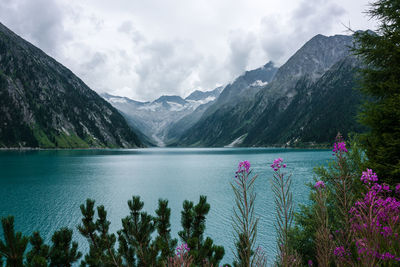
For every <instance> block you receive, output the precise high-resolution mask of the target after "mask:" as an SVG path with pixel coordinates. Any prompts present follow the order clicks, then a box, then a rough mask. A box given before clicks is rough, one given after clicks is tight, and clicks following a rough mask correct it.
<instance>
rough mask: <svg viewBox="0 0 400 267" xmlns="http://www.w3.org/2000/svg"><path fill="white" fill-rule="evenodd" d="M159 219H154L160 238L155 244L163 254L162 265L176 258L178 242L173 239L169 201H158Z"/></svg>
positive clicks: (160, 259) (158, 237)
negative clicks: (171, 258) (170, 258)
mask: <svg viewBox="0 0 400 267" xmlns="http://www.w3.org/2000/svg"><path fill="white" fill-rule="evenodd" d="M156 214H157V217H155V218H154V221H155V225H156V228H157V233H158V236H157V237H156V240H155V243H156V246H157V249H158V250H159V251H160V252H161V255H160V257H159V260H158V263H159V264H160V265H162V263H165V262H167V261H168V258H169V257H173V256H174V251H175V247H176V245H177V243H178V240H176V239H171V223H170V217H171V209H170V208H168V200H162V199H159V200H158V209H157V210H156Z"/></svg>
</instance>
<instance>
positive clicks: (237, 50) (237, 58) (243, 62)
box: [227, 31, 257, 76]
mask: <svg viewBox="0 0 400 267" xmlns="http://www.w3.org/2000/svg"><path fill="white" fill-rule="evenodd" d="M256 40H257V38H256V36H255V35H254V34H253V33H251V32H248V33H243V32H242V31H235V32H231V36H230V39H229V49H230V53H229V57H228V66H227V67H228V68H229V70H230V72H231V75H232V76H236V75H238V74H240V73H242V72H243V71H244V70H245V69H246V67H247V64H248V61H249V58H250V55H251V52H252V50H253V48H254V47H255V45H256Z"/></svg>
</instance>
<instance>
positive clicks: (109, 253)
mask: <svg viewBox="0 0 400 267" xmlns="http://www.w3.org/2000/svg"><path fill="white" fill-rule="evenodd" d="M94 203H95V201H94V200H91V199H87V200H86V206H85V205H83V204H82V205H81V206H80V208H81V212H82V215H83V218H82V224H81V225H79V226H78V230H79V232H80V233H81V234H82V235H83V236H84V237H86V239H87V240H88V242H89V245H90V249H89V254H87V255H85V260H84V261H82V265H85V264H88V265H89V266H122V260H121V257H119V255H118V254H117V252H116V251H115V249H114V246H115V242H116V237H115V235H114V234H109V232H108V230H109V226H110V222H109V221H107V211H106V210H105V208H104V206H99V207H97V215H98V217H99V218H98V219H97V221H96V222H94V214H95V211H94Z"/></svg>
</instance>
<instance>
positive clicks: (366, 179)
mask: <svg viewBox="0 0 400 267" xmlns="http://www.w3.org/2000/svg"><path fill="white" fill-rule="evenodd" d="M377 181H378V176H377V175H376V173H374V172H372V170H371V169H367V171H366V172H362V175H361V182H363V183H364V184H369V185H370V184H371V182H373V183H375V182H377Z"/></svg>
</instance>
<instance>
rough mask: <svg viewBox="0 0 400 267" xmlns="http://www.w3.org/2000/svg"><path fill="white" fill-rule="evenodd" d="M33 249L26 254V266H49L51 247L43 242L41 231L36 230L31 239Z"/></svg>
mask: <svg viewBox="0 0 400 267" xmlns="http://www.w3.org/2000/svg"><path fill="white" fill-rule="evenodd" d="M29 242H30V243H31V246H32V249H31V250H30V251H29V252H28V253H27V254H26V266H28V267H47V265H48V259H49V251H50V247H49V246H48V245H46V244H44V243H43V239H42V237H41V236H40V234H39V232H34V233H33V234H32V236H31V237H30V239H29Z"/></svg>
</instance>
